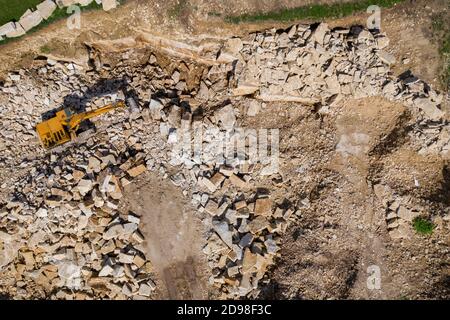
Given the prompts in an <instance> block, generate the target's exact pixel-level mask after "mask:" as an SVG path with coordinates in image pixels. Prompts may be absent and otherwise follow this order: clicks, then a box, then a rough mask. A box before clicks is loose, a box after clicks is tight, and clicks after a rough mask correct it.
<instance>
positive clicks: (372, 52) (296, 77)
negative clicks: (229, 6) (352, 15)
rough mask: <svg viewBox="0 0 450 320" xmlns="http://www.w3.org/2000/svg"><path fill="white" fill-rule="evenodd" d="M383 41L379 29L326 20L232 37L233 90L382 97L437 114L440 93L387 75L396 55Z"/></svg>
mask: <svg viewBox="0 0 450 320" xmlns="http://www.w3.org/2000/svg"><path fill="white" fill-rule="evenodd" d="M388 44H389V39H388V38H387V37H386V36H385V35H384V34H381V33H378V34H377V33H375V34H373V33H371V32H369V31H368V30H364V29H362V28H359V27H353V28H351V29H336V30H330V29H329V28H328V25H327V24H326V23H321V24H320V25H318V26H317V28H316V29H315V30H312V28H311V26H305V25H296V26H292V27H291V28H290V29H289V30H286V31H280V30H276V29H273V30H270V31H266V32H263V33H254V34H252V35H251V37H250V38H249V39H245V40H244V41H242V40H241V39H237V38H236V39H232V40H230V41H229V43H228V48H229V49H228V50H229V51H230V52H231V53H235V55H236V56H237V57H238V58H240V59H239V63H238V64H237V66H236V73H237V75H238V76H237V78H238V86H237V88H235V89H234V93H235V94H236V95H247V94H256V96H257V98H258V99H261V100H264V101H293V102H300V103H305V104H321V105H324V106H326V105H332V104H333V103H334V102H337V101H339V100H341V99H342V98H343V97H348V96H351V97H354V98H364V97H369V96H384V97H386V98H387V99H389V100H392V101H400V102H402V103H404V104H405V105H407V106H410V107H413V108H417V109H419V110H420V111H422V112H423V117H424V119H427V120H439V119H441V118H442V117H443V115H444V114H443V112H442V110H441V109H440V107H441V103H442V101H443V96H442V95H440V94H437V93H436V92H435V91H434V90H432V89H431V88H429V86H428V85H427V84H426V83H424V82H423V81H420V80H419V79H418V78H416V77H414V76H412V75H408V76H405V77H404V78H403V79H395V78H393V77H392V76H391V75H390V68H389V66H390V65H392V64H393V63H395V58H394V57H393V56H392V55H391V54H389V53H388V52H387V51H386V50H385V49H386V47H387V46H388Z"/></svg>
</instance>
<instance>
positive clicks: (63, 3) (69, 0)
mask: <svg viewBox="0 0 450 320" xmlns="http://www.w3.org/2000/svg"><path fill="white" fill-rule="evenodd" d="M78 1H79V0H56V4H57V5H58V7H60V8H63V7H68V6H71V5H73V4H77V3H78ZM97 2H98V1H97Z"/></svg>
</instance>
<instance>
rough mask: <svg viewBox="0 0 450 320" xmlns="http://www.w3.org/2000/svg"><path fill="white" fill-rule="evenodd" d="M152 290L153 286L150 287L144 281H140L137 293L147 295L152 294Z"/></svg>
mask: <svg viewBox="0 0 450 320" xmlns="http://www.w3.org/2000/svg"><path fill="white" fill-rule="evenodd" d="M153 290H154V288H152V287H151V286H149V285H148V284H146V283H142V284H141V285H140V286H139V294H140V295H141V296H144V297H149V296H150V295H151V294H152V291H153Z"/></svg>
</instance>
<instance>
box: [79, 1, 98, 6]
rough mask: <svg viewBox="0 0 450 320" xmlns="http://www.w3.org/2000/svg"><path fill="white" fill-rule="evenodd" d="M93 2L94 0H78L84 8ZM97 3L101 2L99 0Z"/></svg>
mask: <svg viewBox="0 0 450 320" xmlns="http://www.w3.org/2000/svg"><path fill="white" fill-rule="evenodd" d="M92 1H94V0H77V2H78V3H79V4H80V5H81V6H82V7H86V6H88V5H90V4H91V3H92ZM97 3H100V1H98V0H97Z"/></svg>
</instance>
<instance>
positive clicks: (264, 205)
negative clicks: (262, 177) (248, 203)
mask: <svg viewBox="0 0 450 320" xmlns="http://www.w3.org/2000/svg"><path fill="white" fill-rule="evenodd" d="M271 213H272V200H270V199H269V198H259V199H256V202H255V215H258V216H269V215H270V214H271Z"/></svg>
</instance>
